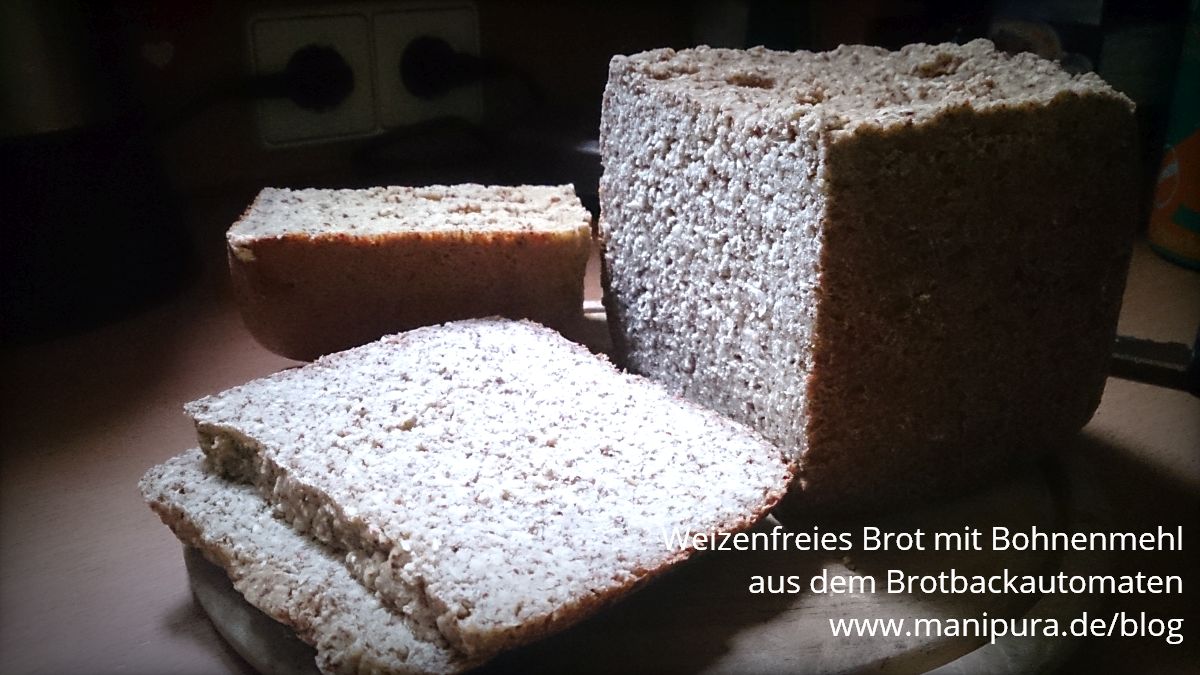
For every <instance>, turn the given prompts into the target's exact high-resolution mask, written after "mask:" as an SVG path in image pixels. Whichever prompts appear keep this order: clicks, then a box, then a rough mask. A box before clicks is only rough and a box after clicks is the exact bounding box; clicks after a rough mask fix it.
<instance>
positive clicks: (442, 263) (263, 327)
mask: <svg viewBox="0 0 1200 675" xmlns="http://www.w3.org/2000/svg"><path fill="white" fill-rule="evenodd" d="M589 246H590V241H589V239H588V236H587V234H586V233H581V232H571V233H540V232H529V233H495V234H469V235H446V234H436V233H423V232H414V233H400V234H389V235H379V236H371V237H362V236H350V235H328V236H322V237H320V238H311V237H307V236H302V235H296V236H287V237H280V238H271V239H259V240H255V241H253V242H250V243H248V244H244V245H243V244H239V245H238V247H237V248H236V249H234V248H233V247H230V249H229V269H230V275H231V278H232V282H233V292H234V296H235V298H236V300H237V303H238V306H239V307H240V308H241V311H242V317H243V319H244V321H245V323H246V326H247V328H249V329H250V332H251V333H253V334H254V336H255V338H256V339H258V341H259V342H261V343H262V344H263V346H265V347H267V348H268V349H270V350H271V351H273V352H276V353H277V354H280V355H282V356H286V357H288V358H293V359H299V360H310V359H314V358H316V357H318V356H321V355H323V354H328V353H331V352H335V351H339V350H342V349H346V348H349V347H354V346H357V345H360V344H365V343H367V342H370V341H371V340H374V339H376V338H378V337H380V336H382V335H386V334H389V333H396V332H400V331H404V330H408V329H411V328H416V327H418V326H423V325H431V324H438V323H443V322H446V321H453V320H456V319H464V318H472V317H482V316H491V315H502V316H507V317H510V318H528V319H532V320H534V321H538V322H540V323H544V324H546V325H548V326H551V327H554V328H563V327H567V326H570V325H572V324H573V323H575V322H578V321H579V320H580V318H581V316H582V305H583V273H584V269H585V268H586V266H587V258H588V254H589Z"/></svg>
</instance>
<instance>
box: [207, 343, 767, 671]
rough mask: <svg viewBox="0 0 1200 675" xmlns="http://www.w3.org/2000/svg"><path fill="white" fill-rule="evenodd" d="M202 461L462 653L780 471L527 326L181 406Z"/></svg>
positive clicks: (723, 431)
mask: <svg viewBox="0 0 1200 675" xmlns="http://www.w3.org/2000/svg"><path fill="white" fill-rule="evenodd" d="M186 410H187V412H188V414H190V415H191V416H192V417H193V418H194V419H195V422H196V427H197V431H198V433H199V436H200V439H201V446H202V449H203V450H204V452H205V454H206V455H207V456H208V459H209V462H210V464H211V466H213V467H214V469H215V470H216V471H218V472H219V473H221V474H222V475H224V476H227V477H230V478H233V479H237V480H241V481H249V482H252V483H253V484H254V485H256V486H257V487H258V489H259V490H260V492H261V493H262V494H263V496H264V498H265V499H266V500H267V501H269V502H270V503H271V504H272V505H273V506H274V507H275V508H276V510H277V511H278V512H279V513H280V514H281V515H282V517H283V518H284V519H285V520H286V521H288V522H289V523H290V524H291V526H292V527H293V528H294V529H295V530H296V531H298V532H303V533H306V534H308V535H310V536H312V537H315V538H316V539H318V540H320V541H321V542H323V543H324V544H326V545H328V546H330V547H333V548H335V549H337V550H340V551H344V552H345V553H346V556H347V562H348V564H349V566H350V568H351V570H352V571H353V573H354V575H355V576H356V577H357V578H358V579H359V580H360V581H361V582H362V583H363V584H364V585H366V586H367V587H369V588H371V589H373V590H374V591H375V592H376V593H378V594H379V596H380V597H382V598H384V599H385V600H386V601H387V603H388V604H389V606H391V607H392V608H394V609H395V610H396V611H397V612H399V613H401V614H402V615H403V616H404V617H406V618H407V619H408V620H409V621H411V622H412V624H413V625H414V626H416V627H418V629H419V630H424V631H428V632H431V633H432V632H436V633H438V634H440V635H441V636H442V637H443V638H444V639H445V640H446V641H447V642H448V643H449V644H450V646H451V647H452V648H453V649H454V650H455V651H456V652H459V653H461V654H463V655H464V656H465V657H466V658H477V657H481V656H486V655H489V654H493V653H495V652H496V651H498V650H501V649H505V648H508V647H511V646H515V645H518V644H522V643H525V642H528V641H530V640H533V639H535V638H538V637H540V636H542V635H545V634H547V633H549V632H552V631H555V630H558V629H561V628H563V627H565V626H567V625H569V624H571V623H573V622H575V621H577V620H579V619H581V618H583V617H584V616H586V615H587V614H589V613H591V612H592V611H594V610H595V609H597V608H599V607H600V606H602V605H603V604H605V603H607V602H609V601H610V600H613V599H615V598H617V597H619V596H620V595H621V594H623V593H624V592H626V591H628V590H630V589H632V588H634V587H635V586H637V585H638V584H640V583H642V582H644V581H646V580H648V579H650V578H652V577H654V576H655V575H657V574H659V573H661V572H662V571H664V570H665V569H667V568H668V567H669V566H671V565H672V564H673V563H675V562H678V561H680V560H682V559H684V558H686V557H687V556H688V555H689V554H690V549H688V548H686V547H682V548H681V547H678V546H675V545H672V544H671V543H670V542H669V538H670V533H679V534H686V533H709V532H715V531H721V532H726V531H734V530H739V529H742V528H745V527H749V526H750V525H752V524H753V523H754V522H755V521H757V520H758V519H759V518H760V517H762V516H763V515H765V514H766V512H767V511H768V510H769V509H770V508H771V507H773V506H774V505H775V504H776V502H777V501H778V500H779V498H780V497H781V496H782V493H783V491H784V489H785V488H786V486H787V484H788V482H789V480H790V478H791V465H790V463H789V462H788V461H787V460H786V459H785V457H784V456H783V453H782V452H780V451H779V450H778V449H777V448H775V447H774V446H772V445H770V444H768V443H766V442H765V441H763V440H762V438H761V437H760V436H758V435H757V434H756V433H754V432H752V431H750V430H749V429H747V428H745V427H743V426H742V425H740V424H737V423H735V422H733V421H731V420H728V419H727V418H724V417H722V416H720V415H718V414H716V413H714V412H712V411H709V410H706V409H703V408H701V407H699V406H697V405H695V404H692V403H689V402H686V401H683V400H681V399H678V398H675V397H673V396H671V395H670V394H668V393H667V392H666V391H665V390H663V389H662V388H661V387H660V386H658V385H656V384H653V383H651V382H649V381H648V380H645V379H643V378H640V377H636V376H633V375H628V374H624V373H621V372H619V371H617V370H616V369H615V368H613V366H612V365H611V364H609V363H608V362H607V361H606V360H605V359H604V358H603V357H599V356H595V355H593V354H591V353H589V352H588V351H587V350H586V349H584V348H583V347H580V346H578V345H575V344H572V343H570V342H568V341H567V340H566V339H565V338H563V337H562V336H560V335H559V334H558V333H556V332H554V331H552V330H550V329H548V328H545V327H542V326H538V325H536V324H533V323H531V322H517V321H510V320H505V319H481V320H468V321H461V322H454V323H449V324H446V325H444V326H437V327H429V328H421V329H417V330H414V331H410V332H408V333H404V334H401V335H395V336H389V337H385V338H383V339H382V340H380V341H377V342H374V343H371V344H368V345H365V346H362V347H359V348H356V349H353V350H349V351H346V352H341V353H337V354H333V355H330V356H326V357H323V358H321V359H318V360H317V361H316V362H314V363H311V364H308V365H306V366H304V367H302V368H298V369H291V370H286V371H283V372H280V373H277V374H275V375H272V376H269V377H266V378H263V379H261V380H256V381H254V382H251V383H249V384H246V385H243V386H240V387H236V388H234V389H231V390H229V391H226V392H223V393H221V394H218V395H215V396H210V397H207V398H203V399H200V400H199V401H195V402H193V403H190V404H188V405H187V406H186Z"/></svg>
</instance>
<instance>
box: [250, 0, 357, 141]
mask: <svg viewBox="0 0 1200 675" xmlns="http://www.w3.org/2000/svg"><path fill="white" fill-rule="evenodd" d="M249 30H250V48H251V53H252V56H253V69H254V73H255V74H256V75H268V74H272V73H278V72H282V71H283V70H284V69H285V68H286V67H287V63H288V60H289V59H291V57H292V54H294V53H295V52H296V50H298V49H300V48H302V47H305V46H307V45H310V44H316V45H322V46H330V47H333V48H334V49H336V50H337V51H338V53H339V54H341V55H342V57H343V58H344V59H346V63H348V64H349V65H350V68H351V70H352V71H353V72H354V90H353V91H352V92H351V93H350V96H349V98H347V99H346V100H345V101H342V103H341V104H340V105H338V106H337V107H336V108H334V109H332V110H326V111H323V112H314V111H312V110H305V109H304V108H301V107H300V106H298V105H296V104H295V103H293V102H292V101H290V100H288V99H263V100H260V101H259V102H258V105H257V116H258V128H259V133H260V134H261V136H262V140H263V142H264V143H265V144H266V145H293V144H297V143H305V142H319V141H325V140H333V139H336V138H347V137H354V136H362V135H367V134H371V133H374V132H375V131H376V128H377V123H376V120H375V94H374V92H373V91H372V88H373V87H374V85H375V78H374V76H373V74H372V70H373V58H372V53H371V21H370V18H369V17H368V16H367V15H365V14H307V15H289V16H280V15H274V16H265V17H264V16H259V17H254V18H252V19H251V20H250V23H249Z"/></svg>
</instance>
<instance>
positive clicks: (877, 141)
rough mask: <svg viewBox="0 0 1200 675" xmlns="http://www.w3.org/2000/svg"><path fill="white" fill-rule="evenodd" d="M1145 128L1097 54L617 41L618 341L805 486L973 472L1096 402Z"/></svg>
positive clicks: (607, 121) (857, 501)
mask: <svg viewBox="0 0 1200 675" xmlns="http://www.w3.org/2000/svg"><path fill="white" fill-rule="evenodd" d="M1134 136H1135V125H1134V121H1133V115H1132V104H1131V103H1130V101H1129V100H1128V99H1126V98H1125V97H1124V96H1122V95H1120V94H1118V93H1116V92H1115V91H1113V90H1112V89H1111V88H1109V87H1108V86H1107V85H1105V84H1104V83H1103V82H1102V81H1101V80H1100V79H1099V78H1098V77H1097V76H1095V75H1094V74H1085V75H1078V76H1073V75H1069V74H1067V73H1065V72H1063V71H1062V70H1061V69H1059V68H1058V66H1057V65H1055V64H1053V63H1050V62H1047V61H1043V60H1040V59H1038V58H1037V57H1035V56H1033V55H1030V54H1021V55H1017V56H1009V55H1005V54H1002V53H1000V52H997V51H995V50H994V49H993V48H992V46H991V44H990V43H988V42H986V41H975V42H971V43H969V44H966V45H910V46H909V47H905V48H903V49H901V50H900V51H898V52H888V51H886V50H883V49H879V48H874V47H862V46H856V47H841V48H838V49H837V50H834V51H832V52H826V53H818V54H814V53H808V52H796V53H785V52H775V51H770V50H766V49H761V48H759V49H751V50H748V51H736V50H725V49H709V48H697V49H690V50H684V51H678V52H676V51H673V50H656V51H651V52H646V53H642V54H637V55H634V56H618V57H615V58H614V59H613V60H612V62H611V65H610V70H609V81H608V86H607V89H606V92H605V98H604V108H603V113H602V122H601V139H600V142H601V154H602V160H603V165H604V174H603V178H602V179H601V187H600V196H601V216H600V237H601V245H602V247H603V250H604V255H603V269H604V284H605V304H606V307H607V310H608V315H609V325H610V328H611V329H612V331H613V341H614V345H615V349H616V352H617V353H616V358H617V360H618V361H619V362H622V363H623V364H625V365H626V366H627V367H628V368H630V369H631V370H632V371H634V372H638V373H642V374H645V375H647V376H649V377H651V378H653V379H655V380H658V381H660V382H662V383H664V384H665V385H666V386H667V387H668V389H670V390H672V391H676V392H679V393H681V394H682V395H683V396H685V397H687V398H689V399H691V400H695V401H697V402H700V403H702V404H704V405H707V406H710V407H712V408H714V409H716V410H718V411H720V412H722V413H724V414H727V415H730V416H731V417H733V418H734V419H737V420H739V421H741V422H743V423H746V424H747V425H749V426H751V427H753V428H755V429H757V430H758V431H760V432H761V433H762V434H763V435H764V436H765V437H766V438H767V439H768V440H771V441H773V442H775V443H777V444H779V445H780V446H782V447H785V448H787V449H788V450H789V451H790V452H791V454H792V456H793V457H794V458H796V459H797V460H798V462H799V469H798V477H797V480H798V482H799V485H800V486H801V487H802V488H803V489H800V490H793V491H792V492H791V493H790V495H794V496H795V497H796V498H797V499H802V500H804V501H806V502H808V503H809V504H810V505H817V504H823V505H828V506H829V507H830V508H840V509H844V508H851V509H863V508H871V507H873V506H874V507H877V506H882V505H887V504H895V503H897V502H900V501H904V500H906V499H910V498H913V497H920V496H930V495H934V494H939V493H945V492H953V491H957V490H961V489H963V488H966V487H969V486H970V485H971V484H973V483H976V482H978V481H979V480H981V479H983V478H985V477H986V476H988V475H990V474H993V473H994V472H995V471H996V470H998V469H999V468H1002V467H1004V466H1005V465H1007V464H1008V463H1009V462H1011V461H1013V460H1014V459H1018V458H1022V457H1025V456H1027V455H1029V454H1032V453H1034V452H1036V451H1040V450H1046V449H1049V448H1052V447H1054V446H1055V445H1056V444H1058V443H1061V442H1064V441H1065V440H1066V439H1068V438H1069V437H1070V435H1071V434H1073V433H1075V432H1076V431H1078V429H1079V428H1081V427H1082V426H1083V425H1084V424H1085V423H1086V422H1087V420H1088V419H1089V418H1090V416H1091V414H1092V413H1093V411H1094V410H1095V407H1096V405H1097V403H1098V401H1099V397H1100V393H1101V390H1102V388H1103V385H1104V378H1105V372H1106V366H1107V361H1108V355H1109V352H1110V349H1111V345H1112V339H1113V336H1114V333H1115V329H1116V317H1117V311H1118V309H1119V304H1120V298H1121V292H1122V288H1123V285H1124V275H1125V271H1126V269H1127V265H1128V259H1129V251H1130V240H1131V234H1132V232H1133V230H1134V226H1135V223H1136V218H1137V213H1136V206H1137V197H1136V191H1137V185H1138V180H1137V178H1136V176H1137V156H1136V152H1135V149H1134ZM789 501H792V499H791V496H789Z"/></svg>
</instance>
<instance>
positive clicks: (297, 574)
mask: <svg viewBox="0 0 1200 675" xmlns="http://www.w3.org/2000/svg"><path fill="white" fill-rule="evenodd" d="M203 462H204V455H203V454H202V453H201V452H200V451H199V450H195V449H194V450H190V451H188V452H185V453H184V454H182V455H180V456H178V457H175V458H173V459H171V460H168V461H167V462H165V463H163V464H160V465H159V466H156V467H154V468H152V469H150V470H149V471H148V472H147V473H146V475H145V477H143V478H142V481H141V484H140V487H141V490H142V495H143V496H144V497H145V499H146V501H147V502H148V503H149V504H150V506H151V508H153V509H154V511H155V512H156V513H157V514H158V515H159V517H161V518H162V520H163V522H164V523H166V524H167V526H168V527H170V528H171V530H172V531H174V532H175V534H176V535H177V536H178V537H179V538H180V540H182V541H183V542H184V543H185V544H187V545H188V546H193V547H195V548H197V549H199V550H200V551H201V552H202V553H203V554H204V556H205V557H206V558H208V559H209V560H210V561H212V562H213V563H215V564H217V565H218V566H220V567H221V568H223V569H224V570H225V572H226V573H227V574H228V575H229V578H230V579H231V580H232V582H233V585H234V588H236V589H237V590H238V591H239V592H240V593H241V594H242V595H244V596H245V597H246V600H247V601H249V602H250V604H252V605H254V606H255V607H257V608H259V609H260V610H262V611H263V612H264V613H266V614H267V615H268V616H270V617H272V618H274V619H275V620H277V621H279V622H281V623H283V624H285V625H287V626H289V627H290V628H292V629H293V630H294V631H295V632H296V635H298V636H299V637H300V638H301V639H302V640H304V641H305V642H307V643H309V644H310V645H312V646H313V647H315V648H316V652H317V658H316V663H317V667H318V668H319V669H320V670H321V672H323V673H385V672H388V673H391V672H394V673H455V672H460V671H462V670H466V669H468V668H470V667H472V666H474V665H477V664H478V663H479V660H478V659H476V660H469V659H466V658H465V657H463V655H461V654H459V653H457V652H455V651H454V650H452V649H451V648H450V646H449V645H448V644H447V643H446V641H445V640H443V639H441V638H440V637H439V636H437V635H436V634H432V635H431V634H428V632H425V633H424V634H422V632H421V631H420V630H416V631H414V626H413V625H412V624H411V622H410V621H408V620H407V619H406V618H405V617H403V616H402V615H400V614H398V613H396V612H393V611H391V610H389V609H388V608H387V607H385V606H384V605H383V604H382V603H381V602H380V600H379V599H378V598H376V597H375V596H374V595H373V594H372V593H371V592H370V591H369V590H367V589H366V588H365V587H363V586H362V585H361V584H359V583H358V581H357V580H355V579H354V578H353V577H352V576H351V575H350V572H349V571H348V570H347V569H346V567H345V565H344V564H343V561H342V556H340V555H338V554H336V553H334V552H333V551H331V550H329V549H327V548H325V547H322V546H320V545H319V544H317V543H316V542H315V541H313V540H312V539H310V538H308V537H306V536H304V535H302V534H300V533H298V532H296V531H295V530H293V529H292V528H290V527H288V526H287V524H286V523H283V522H281V521H279V520H277V519H275V518H274V517H273V515H272V513H271V509H270V507H269V506H268V505H267V503H266V502H265V501H263V499H262V497H261V496H260V495H259V494H258V492H257V491H256V490H255V489H254V488H253V487H251V486H249V485H240V484H236V483H231V482H229V481H227V480H225V479H223V478H220V477H218V476H216V475H215V474H212V473H210V472H208V471H206V470H205V469H204V467H203Z"/></svg>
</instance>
